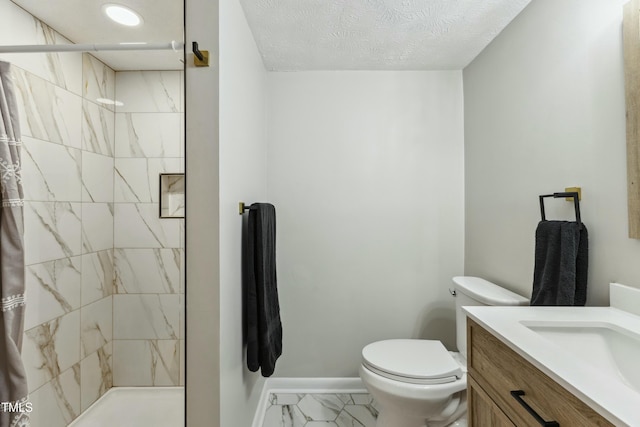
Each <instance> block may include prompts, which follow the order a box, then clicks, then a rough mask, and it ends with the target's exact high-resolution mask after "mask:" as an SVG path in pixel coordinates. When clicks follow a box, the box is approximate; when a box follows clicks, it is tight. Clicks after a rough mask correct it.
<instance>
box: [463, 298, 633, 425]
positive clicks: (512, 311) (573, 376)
mask: <svg viewBox="0 0 640 427" xmlns="http://www.w3.org/2000/svg"><path fill="white" fill-rule="evenodd" d="M612 301H613V299H612ZM464 310H465V311H466V312H467V315H468V316H469V317H470V318H471V319H473V320H475V321H476V322H477V323H478V324H480V325H481V326H483V327H484V328H485V329H487V330H488V331H490V332H491V333H493V334H494V335H495V336H496V337H498V338H499V339H500V340H501V341H502V342H504V343H505V344H506V345H507V346H509V347H510V348H511V349H513V350H514V351H515V352H516V353H518V354H520V355H521V356H522V357H524V358H525V359H526V360H527V361H529V362H531V363H532V364H533V365H534V366H536V367H537V368H538V369H540V370H541V371H542V372H544V373H545V374H547V375H548V376H549V377H551V378H553V379H554V380H555V381H557V382H558V383H559V384H560V385H562V386H563V387H564V388H566V389H567V390H569V391H570V392H571V393H573V394H574V395H576V396H577V397H578V398H580V399H581V400H582V401H583V402H585V403H586V404H588V405H589V406H591V407H592V408H593V409H594V410H595V411H596V412H598V413H599V414H600V415H602V416H603V417H604V418H606V419H607V420H609V421H610V422H611V423H613V424H615V425H616V426H622V425H628V426H640V391H638V390H635V389H633V388H631V387H630V386H629V385H627V384H626V383H624V382H623V380H622V379H621V378H617V377H616V376H614V375H609V374H605V373H603V372H599V371H597V370H596V369H594V368H593V367H592V365H590V364H589V363H588V362H586V361H584V360H581V359H580V358H579V357H576V356H575V355H574V354H573V353H571V352H569V351H566V350H564V349H563V348H562V347H561V346H560V345H558V344H555V343H554V342H552V341H549V340H547V339H545V338H544V337H543V336H541V335H539V334H538V333H536V332H534V331H533V330H531V329H529V328H528V327H527V326H525V324H526V323H527V322H531V323H535V322H576V321H577V322H590V323H594V322H596V323H597V322H604V323H608V324H612V325H616V326H620V327H621V328H623V329H627V330H629V331H632V332H635V333H638V334H640V316H638V315H635V314H631V313H628V312H626V311H623V310H620V309H617V308H612V307H486V306H481V307H480V306H478V307H464ZM522 322H524V324H523V323H522ZM638 369H640V360H638Z"/></svg>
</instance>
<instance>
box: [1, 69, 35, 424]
mask: <svg viewBox="0 0 640 427" xmlns="http://www.w3.org/2000/svg"><path fill="white" fill-rule="evenodd" d="M20 148H21V142H20V126H19V123H18V109H17V105H16V95H15V91H14V84H13V79H12V77H11V65H10V64H9V63H7V62H2V61H0V183H1V184H2V186H1V195H2V208H1V209H0V296H1V297H2V300H1V302H2V305H1V310H2V311H1V312H0V427H25V426H29V417H28V412H30V411H31V404H30V403H28V402H27V400H28V388H27V376H26V373H25V370H24V365H23V364H22V357H21V350H22V333H23V327H24V308H25V306H24V304H25V299H24V288H25V284H24V250H23V246H24V245H23V240H24V239H23V231H24V224H23V205H24V202H23V193H22V180H21V178H20V173H21V168H20V164H21V163H20Z"/></svg>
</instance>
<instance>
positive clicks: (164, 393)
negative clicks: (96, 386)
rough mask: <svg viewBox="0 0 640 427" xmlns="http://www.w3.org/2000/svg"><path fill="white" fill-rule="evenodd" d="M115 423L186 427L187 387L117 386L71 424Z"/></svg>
mask: <svg viewBox="0 0 640 427" xmlns="http://www.w3.org/2000/svg"><path fill="white" fill-rule="evenodd" d="M114 426H118V427H182V426H184V387H114V388H112V389H110V390H109V391H108V392H106V393H105V394H104V396H102V397H101V398H100V399H98V400H97V401H96V402H95V403H94V404H93V405H91V406H90V407H89V408H88V409H87V410H86V411H85V412H83V413H82V415H80V416H79V417H78V418H77V419H76V420H75V421H74V422H72V423H71V424H70V425H69V427H114Z"/></svg>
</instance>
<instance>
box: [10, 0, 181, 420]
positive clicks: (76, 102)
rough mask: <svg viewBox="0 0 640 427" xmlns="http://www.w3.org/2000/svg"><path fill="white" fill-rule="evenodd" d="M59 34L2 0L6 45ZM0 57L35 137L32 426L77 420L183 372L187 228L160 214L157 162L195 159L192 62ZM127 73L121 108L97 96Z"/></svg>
mask: <svg viewBox="0 0 640 427" xmlns="http://www.w3.org/2000/svg"><path fill="white" fill-rule="evenodd" d="M57 43H70V41H69V40H67V39H65V38H64V37H62V36H61V35H60V34H59V33H57V32H56V31H54V30H53V29H51V28H50V27H48V26H47V25H46V24H44V23H42V22H41V21H39V20H38V19H36V18H35V17H33V16H31V15H30V14H28V13H27V12H25V11H24V10H23V9H21V8H19V7H17V6H15V5H14V4H13V3H12V2H11V1H10V0H0V44H3V45H18V44H57ZM0 60H3V61H9V62H11V63H12V64H13V71H14V78H15V83H16V88H17V96H18V105H19V116H20V121H21V127H22V134H23V138H22V139H23V143H24V146H23V183H24V187H25V251H26V252H25V258H26V287H27V310H26V316H25V334H24V339H23V359H24V362H25V367H26V370H27V376H28V381H29V390H30V397H31V400H32V402H33V412H32V414H31V418H32V425H34V426H47V427H64V426H67V425H68V424H69V423H70V422H71V421H72V420H73V419H74V418H76V417H77V416H78V415H80V413H81V412H82V411H84V410H85V409H86V408H88V407H89V406H90V405H91V404H92V403H93V402H94V401H95V400H97V399H98V398H99V397H100V396H101V395H102V394H104V393H105V392H106V391H107V390H108V389H109V388H110V387H112V386H113V385H114V384H117V385H125V384H126V385H129V384H131V385H152V384H156V385H175V384H178V383H181V382H182V378H181V372H182V370H181V367H180V360H181V357H180V353H181V351H182V348H183V346H182V345H181V344H182V343H183V341H182V340H181V338H183V334H182V329H181V324H182V323H183V322H182V319H183V317H182V314H181V311H180V308H181V306H182V301H183V298H182V289H183V279H182V278H183V273H182V265H183V257H184V254H183V250H182V248H183V247H184V245H183V237H182V235H183V231H182V230H183V228H184V227H183V224H182V222H183V221H182V220H162V221H161V222H160V221H159V220H158V219H157V217H158V208H157V202H158V200H157V199H158V196H157V193H158V181H157V180H158V173H159V172H162V171H167V172H182V170H183V158H184V154H183V152H182V148H181V147H182V146H183V145H182V134H183V131H182V129H183V125H182V120H183V117H182V115H183V113H182V107H181V105H182V94H181V79H182V75H181V73H180V72H150V73H128V72H127V73H122V76H120V77H118V76H117V74H120V73H115V72H114V71H113V70H111V69H110V68H109V67H107V66H105V65H104V64H103V63H102V62H100V61H98V60H97V59H95V58H94V57H93V56H91V55H88V54H81V53H64V54H55V53H49V54H36V53H30V54H2V55H0ZM116 81H117V82H118V83H119V84H120V87H119V91H118V93H119V96H120V98H121V99H122V100H123V101H124V102H125V105H124V106H122V107H121V108H120V109H119V110H118V111H116V107H115V106H112V105H105V104H102V103H100V102H98V101H97V100H98V98H105V99H116ZM156 89H160V90H159V91H157V90H156ZM147 96H148V97H149V98H148V99H143V98H144V97H147ZM150 105H152V106H153V107H151V106H150ZM116 136H117V137H118V139H117V140H116ZM158 143H159V144H158ZM128 144H130V145H128ZM116 162H117V169H116ZM145 173H146V175H145ZM114 224H116V226H117V227H119V228H118V230H117V231H116V230H114ZM114 248H115V249H114ZM114 294H115V296H114ZM114 312H115V313H116V318H114ZM114 338H116V340H115V341H114ZM116 368H118V369H116ZM116 380H117V381H119V382H120V383H118V382H117V381H116Z"/></svg>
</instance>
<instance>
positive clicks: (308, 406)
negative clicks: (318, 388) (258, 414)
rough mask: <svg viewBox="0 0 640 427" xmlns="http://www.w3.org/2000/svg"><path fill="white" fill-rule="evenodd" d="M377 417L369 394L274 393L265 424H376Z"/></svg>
mask: <svg viewBox="0 0 640 427" xmlns="http://www.w3.org/2000/svg"><path fill="white" fill-rule="evenodd" d="M377 416H378V411H377V410H376V403H375V402H374V401H373V399H372V398H371V396H370V395H369V394H367V393H345V394H335V393H334V394H328V393H321V394H320V393H319V394H315V393H314V394H294V393H271V394H270V395H269V404H268V406H267V409H266V412H265V416H264V422H263V424H262V427H375V424H376V418H377Z"/></svg>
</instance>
